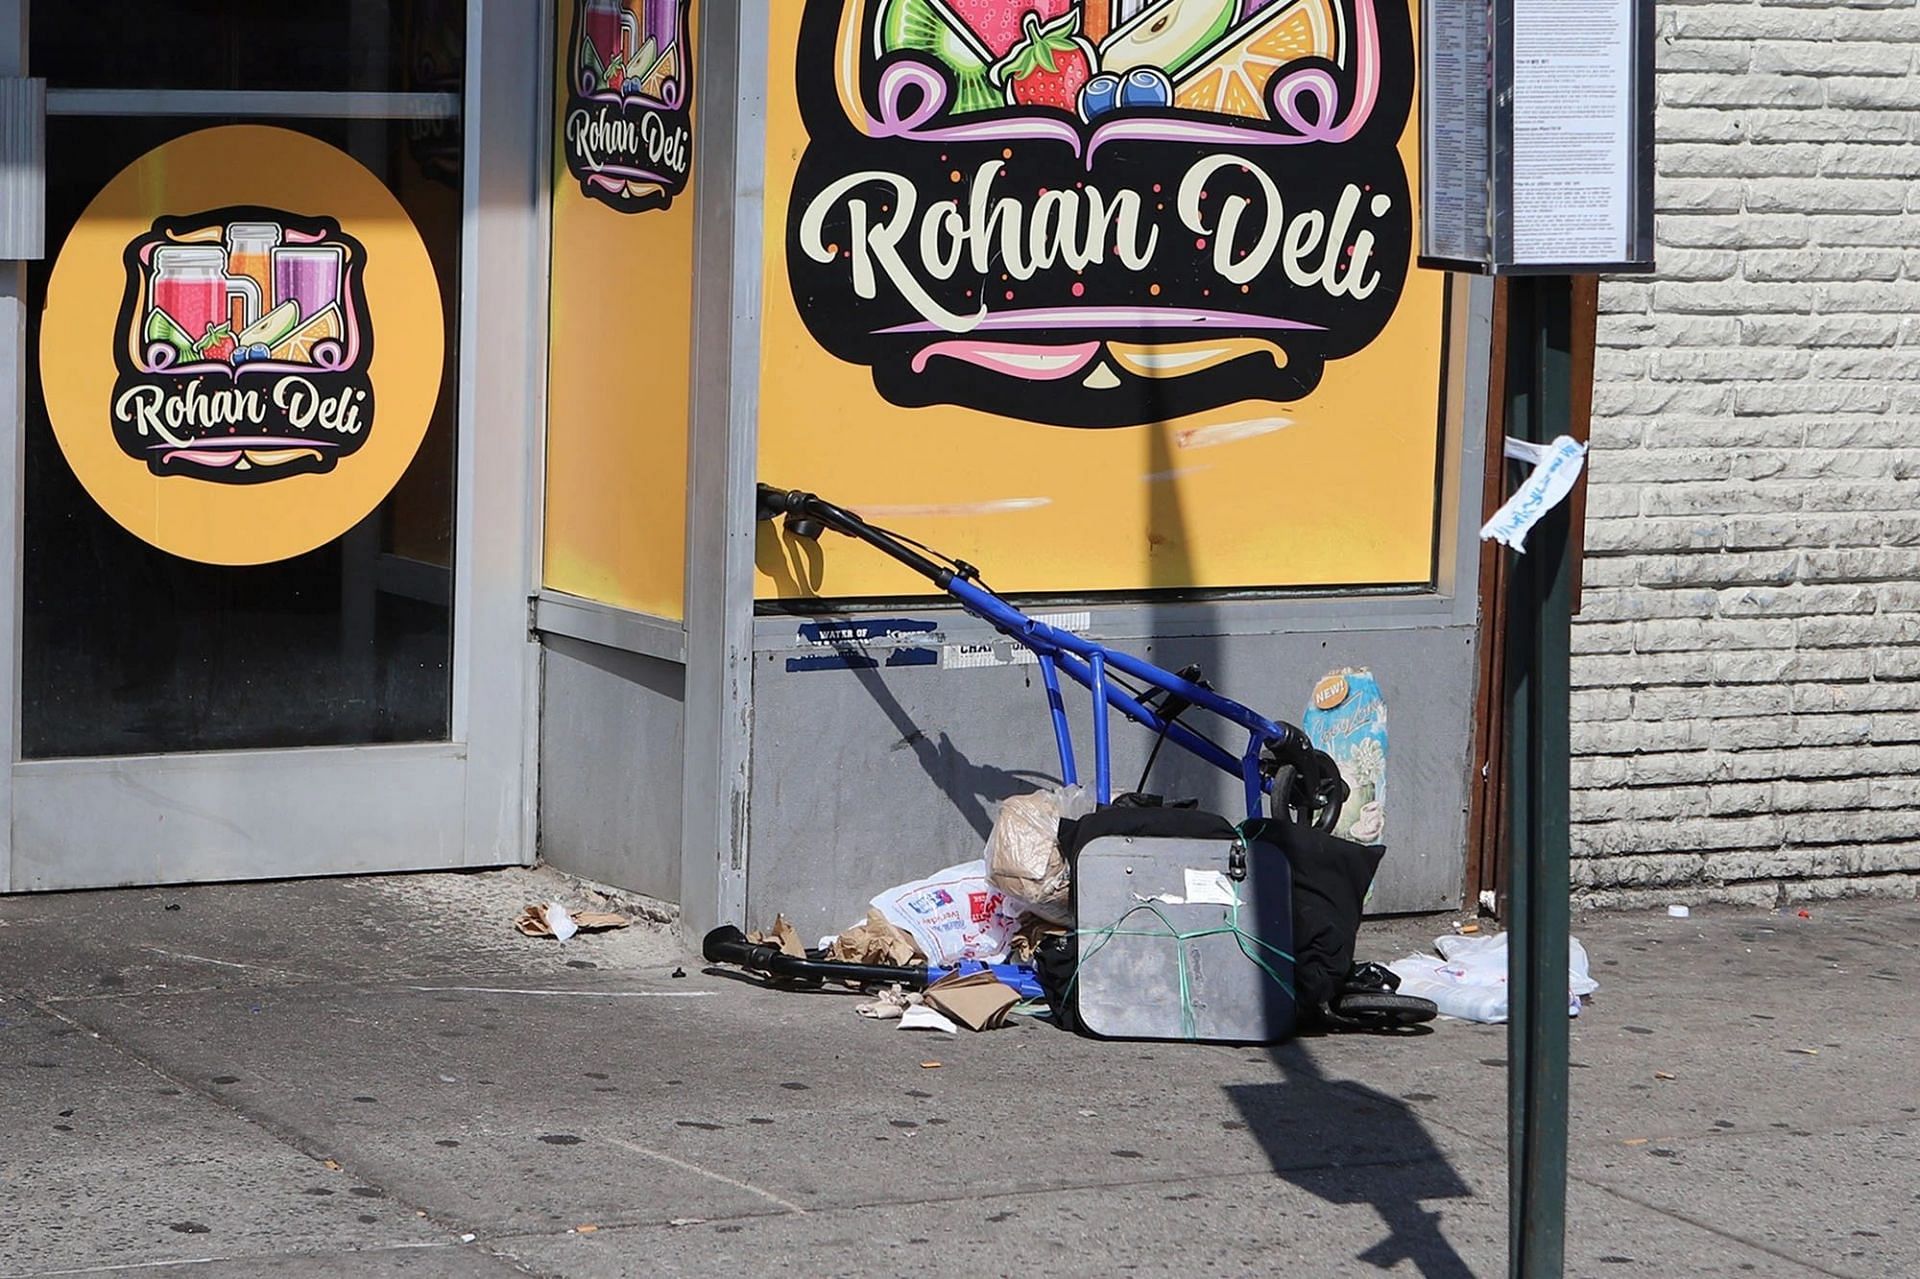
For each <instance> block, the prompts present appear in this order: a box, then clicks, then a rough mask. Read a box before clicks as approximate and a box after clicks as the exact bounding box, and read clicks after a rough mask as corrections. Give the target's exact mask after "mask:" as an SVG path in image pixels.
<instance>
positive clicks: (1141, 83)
mask: <svg viewBox="0 0 1920 1279" xmlns="http://www.w3.org/2000/svg"><path fill="white" fill-rule="evenodd" d="M1120 105H1121V106H1123V107H1170V106H1172V105H1173V81H1171V80H1169V79H1167V73H1166V72H1164V71H1162V70H1161V69H1160V68H1159V67H1135V68H1134V69H1133V70H1131V71H1129V72H1127V75H1126V78H1125V79H1124V80H1122V81H1120Z"/></svg>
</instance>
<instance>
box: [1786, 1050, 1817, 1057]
mask: <svg viewBox="0 0 1920 1279" xmlns="http://www.w3.org/2000/svg"><path fill="white" fill-rule="evenodd" d="M1787 1051H1788V1052H1790V1053H1799V1054H1800V1055H1801V1056H1802V1057H1818V1056H1819V1055H1820V1050H1819V1049H1818V1048H1789V1049H1787Z"/></svg>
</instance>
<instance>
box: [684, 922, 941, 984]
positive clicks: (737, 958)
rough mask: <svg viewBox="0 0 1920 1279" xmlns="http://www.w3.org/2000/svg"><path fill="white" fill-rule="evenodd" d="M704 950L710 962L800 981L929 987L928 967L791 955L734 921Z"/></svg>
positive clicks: (717, 931) (712, 936)
mask: <svg viewBox="0 0 1920 1279" xmlns="http://www.w3.org/2000/svg"><path fill="white" fill-rule="evenodd" d="M700 953H701V954H702V955H704V956H705V957H706V960H707V962H708V963H710V964H733V965H736V966H737V967H740V968H750V969H752V970H753V971H754V972H759V973H768V974H771V975H772V976H775V977H786V978H791V979H794V980H798V981H843V982H850V983H853V984H855V985H861V986H884V985H887V984H889V983H892V982H899V983H900V985H901V988H902V989H905V990H925V989H926V987H927V969H926V968H925V966H924V965H916V966H914V967H911V968H909V967H904V966H896V965H893V964H855V963H850V962H846V961H842V960H838V959H813V958H807V959H802V958H801V957H800V956H798V955H789V954H787V952H786V951H784V950H781V949H780V948H779V947H778V946H772V945H768V944H767V943H765V942H756V941H750V940H748V938H747V935H746V934H745V933H743V932H741V931H740V929H739V928H738V927H736V926H735V925H733V924H722V925H721V926H720V927H718V928H716V929H714V930H713V931H712V932H710V933H708V934H707V935H706V938H705V940H703V941H702V942H701V943H700Z"/></svg>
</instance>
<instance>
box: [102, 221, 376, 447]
mask: <svg viewBox="0 0 1920 1279" xmlns="http://www.w3.org/2000/svg"><path fill="white" fill-rule="evenodd" d="M125 262H126V271H127V286H126V294H125V297H124V299H123V301H122V303H121V308H120V319H119V324H118V332H119V338H118V340H117V342H116V345H115V350H114V363H115V367H116V370H117V376H116V378H115V381H114V387H113V396H112V399H111V401H110V404H111V406H112V422H113V436H114V440H115V441H116V442H117V443H118V444H119V446H120V448H121V450H122V451H123V452H125V453H126V454H127V455H128V456H129V457H133V458H137V459H139V460H141V461H144V462H145V463H146V464H147V468H148V469H149V470H150V471H152V472H153V474H155V475H163V476H164V475H174V476H187V477H191V478H193V479H196V480H210V481H213V482H215V483H220V484H257V483H263V482H266V481H270V480H278V479H283V478H285V477H287V476H290V475H305V474H314V473H319V472H326V471H331V470H333V469H334V467H335V466H337V465H338V464H339V461H340V459H341V458H343V457H347V456H350V455H351V454H353V453H354V452H356V451H358V450H359V449H360V447H361V446H362V445H364V444H365V443H366V441H367V436H368V433H369V432H370V431H371V430H372V429H373V417H374V402H373V384H372V382H371V381H370V380H369V379H368V375H367V371H368V367H369V366H370V365H371V363H372V361H373V330H372V328H371V326H370V325H369V324H368V322H367V304H366V295H365V292H364V287H363V283H362V278H361V277H362V275H363V273H364V271H365V270H366V250H365V249H364V248H362V247H361V245H360V242H359V241H358V240H356V239H354V238H353V237H352V236H350V235H348V234H346V233H345V232H343V231H342V230H341V229H340V226H339V223H337V222H335V221H333V220H332V219H330V218H310V217H302V216H300V215H299V214H295V213H289V212H286V211H285V210H281V209H268V208H259V207H240V208H225V209H216V210H213V211H211V212H207V213H201V214H197V215H194V216H191V217H179V218H161V219H159V220H157V221H155V222H154V224H153V229H152V230H151V231H150V232H148V233H147V234H145V235H142V236H141V237H139V238H138V239H136V240H135V241H134V242H133V243H132V244H130V245H128V246H127V251H126V256H125Z"/></svg>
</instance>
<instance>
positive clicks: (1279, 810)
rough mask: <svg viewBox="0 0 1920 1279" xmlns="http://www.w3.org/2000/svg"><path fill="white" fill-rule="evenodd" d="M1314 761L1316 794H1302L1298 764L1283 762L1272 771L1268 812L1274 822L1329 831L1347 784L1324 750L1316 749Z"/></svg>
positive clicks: (1334, 821) (1335, 818) (1338, 812)
mask: <svg viewBox="0 0 1920 1279" xmlns="http://www.w3.org/2000/svg"><path fill="white" fill-rule="evenodd" d="M1313 760H1314V765H1315V767H1314V773H1315V774H1316V777H1315V786H1314V789H1315V792H1316V793H1314V794H1311V795H1307V794H1303V793H1301V792H1302V789H1303V787H1302V779H1301V776H1300V768H1299V766H1298V765H1296V764H1282V765H1280V767H1279V768H1277V769H1275V770H1274V774H1273V789H1272V791H1271V792H1269V794H1268V796H1267V804H1268V811H1269V812H1270V813H1271V814H1272V815H1273V818H1274V820H1276V821H1285V822H1291V823H1292V824H1294V825H1295V826H1311V827H1313V829H1315V830H1317V831H1319V832H1321V833H1322V834H1332V833H1333V828H1334V825H1335V824H1336V823H1338V822H1339V820H1340V809H1341V807H1342V806H1343V805H1344V804H1345V802H1346V798H1347V784H1346V782H1345V781H1344V780H1342V779H1341V777H1340V768H1339V765H1337V764H1335V763H1334V762H1333V760H1332V759H1330V758H1328V756H1327V755H1326V754H1325V753H1324V752H1321V751H1315V752H1314V754H1313Z"/></svg>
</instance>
